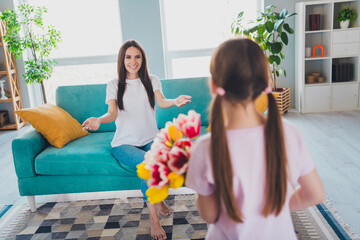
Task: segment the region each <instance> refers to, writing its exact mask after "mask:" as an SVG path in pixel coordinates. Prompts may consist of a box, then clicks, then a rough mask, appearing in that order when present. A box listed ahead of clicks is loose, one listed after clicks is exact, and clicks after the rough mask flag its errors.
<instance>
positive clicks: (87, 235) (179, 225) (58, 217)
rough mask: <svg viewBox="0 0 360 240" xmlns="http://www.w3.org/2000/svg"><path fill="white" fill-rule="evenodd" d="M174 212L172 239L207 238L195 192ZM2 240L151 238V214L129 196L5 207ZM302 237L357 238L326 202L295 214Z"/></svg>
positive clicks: (179, 198)
mask: <svg viewBox="0 0 360 240" xmlns="http://www.w3.org/2000/svg"><path fill="white" fill-rule="evenodd" d="M166 202H167V204H168V205H169V206H170V207H171V208H172V210H173V213H172V214H171V215H170V216H168V217H161V218H160V223H161V225H162V226H163V228H164V230H165V231H166V234H167V237H168V239H204V238H205V236H206V232H207V224H206V223H205V222H204V221H203V220H202V219H201V217H200V216H199V214H198V213H197V211H196V207H195V195H194V194H178V195H170V196H169V197H168V199H167V200H166ZM0 209H1V210H0V217H1V218H0V239H126V240H127V239H134V240H135V239H136V240H141V239H150V237H149V233H150V230H149V227H148V226H149V214H148V209H147V208H146V204H144V201H143V199H142V198H139V197H128V198H117V199H103V200H90V201H72V202H50V203H46V204H39V205H38V210H37V212H36V213H31V212H30V211H29V209H28V206H27V205H15V206H12V205H3V206H0ZM292 219H293V223H294V226H295V230H296V235H297V237H298V239H358V238H357V236H356V235H355V234H353V233H351V231H350V233H349V230H350V229H347V230H345V229H344V228H343V227H342V224H340V223H339V222H338V221H337V220H336V219H335V217H334V216H333V215H332V213H331V212H330V211H329V209H328V207H326V206H325V204H321V205H318V206H317V207H312V208H309V209H306V210H302V211H297V212H294V213H292Z"/></svg>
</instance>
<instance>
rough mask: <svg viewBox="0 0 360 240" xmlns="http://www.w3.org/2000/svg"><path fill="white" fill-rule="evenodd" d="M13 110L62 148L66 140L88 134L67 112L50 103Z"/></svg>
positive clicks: (52, 142) (52, 143) (54, 144)
mask: <svg viewBox="0 0 360 240" xmlns="http://www.w3.org/2000/svg"><path fill="white" fill-rule="evenodd" d="M15 112H16V114H17V115H18V116H19V117H20V118H21V119H23V120H24V121H25V122H28V123H30V124H31V125H32V126H33V127H34V128H35V129H36V130H37V131H38V132H39V133H41V135H43V136H44V138H46V140H48V142H49V143H50V144H51V145H53V146H55V147H57V148H62V147H64V146H65V145H66V144H67V143H68V142H70V141H73V140H75V139H77V138H80V137H84V136H86V135H88V134H89V132H88V131H86V130H83V127H82V126H81V124H80V123H79V122H78V121H76V119H74V118H73V117H72V116H71V115H70V114H69V113H67V112H66V111H64V110H63V109H62V108H60V107H58V106H55V105H52V104H44V105H42V106H38V107H34V108H26V109H20V110H17V111H15Z"/></svg>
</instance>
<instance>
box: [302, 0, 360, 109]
mask: <svg viewBox="0 0 360 240" xmlns="http://www.w3.org/2000/svg"><path fill="white" fill-rule="evenodd" d="M345 7H350V8H353V9H355V10H356V11H357V13H358V14H359V13H360V12H359V9H360V0H347V1H343V0H334V1H329V0H327V1H316V2H299V3H297V4H296V13H297V15H296V17H295V76H296V79H295V106H296V108H297V110H298V111H300V112H302V113H308V112H326V111H340V110H354V109H359V108H360V100H359V99H360V98H359V95H360V93H359V91H360V87H359V84H360V81H359V79H360V75H359V67H360V61H359V58H360V17H357V18H356V19H355V21H353V22H351V23H350V25H349V28H347V29H340V24H339V23H338V22H337V21H336V17H337V15H338V13H339V11H340V9H342V8H345ZM313 15H317V16H319V15H320V24H318V26H317V27H316V28H315V29H316V30H312V29H314V26H310V21H313V19H314V16H313ZM317 45H321V47H322V48H323V50H324V55H323V56H322V55H321V51H320V49H321V47H320V48H317V49H316V51H315V56H313V48H314V47H315V46H317ZM309 48H310V50H311V51H310V52H311V56H309V54H308V53H309ZM306 51H307V52H308V53H307V54H306ZM319 75H320V78H319Z"/></svg>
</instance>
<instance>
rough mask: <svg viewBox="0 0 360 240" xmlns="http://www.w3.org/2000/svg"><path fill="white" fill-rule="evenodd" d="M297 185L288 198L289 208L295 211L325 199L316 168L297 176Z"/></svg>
mask: <svg viewBox="0 0 360 240" xmlns="http://www.w3.org/2000/svg"><path fill="white" fill-rule="evenodd" d="M299 184H300V187H298V188H297V189H296V190H295V192H294V193H293V195H292V196H291V198H290V203H289V205H290V210H291V211H297V210H301V209H304V208H308V207H310V206H313V205H316V204H320V203H322V202H323V201H324V200H325V192H324V188H323V186H322V183H321V180H320V177H319V174H318V173H317V171H316V169H315V168H314V170H312V171H311V172H310V173H308V174H306V175H305V176H302V177H301V178H299Z"/></svg>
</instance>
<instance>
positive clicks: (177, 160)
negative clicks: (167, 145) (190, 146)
mask: <svg viewBox="0 0 360 240" xmlns="http://www.w3.org/2000/svg"><path fill="white" fill-rule="evenodd" d="M169 157H170V160H169V162H168V166H169V168H170V170H172V171H174V172H175V173H176V174H178V175H181V174H183V173H185V172H186V171H187V168H188V162H189V157H190V154H189V153H188V152H186V151H185V150H184V149H182V148H179V147H176V146H174V147H173V148H172V149H171V151H170V153H169Z"/></svg>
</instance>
